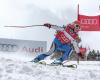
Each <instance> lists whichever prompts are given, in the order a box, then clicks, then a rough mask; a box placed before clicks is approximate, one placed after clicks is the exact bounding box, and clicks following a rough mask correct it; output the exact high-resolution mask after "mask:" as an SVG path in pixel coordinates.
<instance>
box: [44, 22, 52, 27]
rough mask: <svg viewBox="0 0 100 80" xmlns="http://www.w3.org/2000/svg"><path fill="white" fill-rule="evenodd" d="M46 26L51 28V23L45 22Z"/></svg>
mask: <svg viewBox="0 0 100 80" xmlns="http://www.w3.org/2000/svg"><path fill="white" fill-rule="evenodd" d="M43 25H44V26H45V27H48V28H51V24H49V23H45V24H43Z"/></svg>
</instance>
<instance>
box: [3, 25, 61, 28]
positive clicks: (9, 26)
mask: <svg viewBox="0 0 100 80" xmlns="http://www.w3.org/2000/svg"><path fill="white" fill-rule="evenodd" d="M37 26H44V25H29V26H28V25H27V26H4V27H16V28H27V27H37ZM51 26H57V25H51ZM57 27H60V26H57Z"/></svg>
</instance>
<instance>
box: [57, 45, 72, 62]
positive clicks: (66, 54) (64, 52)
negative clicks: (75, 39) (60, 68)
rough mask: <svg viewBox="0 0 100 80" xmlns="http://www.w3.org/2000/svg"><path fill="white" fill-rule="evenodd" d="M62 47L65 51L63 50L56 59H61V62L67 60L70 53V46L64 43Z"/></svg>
mask: <svg viewBox="0 0 100 80" xmlns="http://www.w3.org/2000/svg"><path fill="white" fill-rule="evenodd" d="M62 48H63V49H65V51H63V55H62V57H61V58H59V59H58V60H61V61H62V62H63V61H65V60H67V59H68V58H69V56H70V55H71V53H72V47H71V46H70V45H65V46H63V47H62Z"/></svg>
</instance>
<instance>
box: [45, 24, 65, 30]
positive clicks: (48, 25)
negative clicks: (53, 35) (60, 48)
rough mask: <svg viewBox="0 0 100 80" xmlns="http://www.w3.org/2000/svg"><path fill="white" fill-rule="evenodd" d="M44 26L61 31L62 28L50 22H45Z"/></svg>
mask: <svg viewBox="0 0 100 80" xmlns="http://www.w3.org/2000/svg"><path fill="white" fill-rule="evenodd" d="M44 26H45V27H48V28H52V29H55V30H57V31H63V30H64V27H60V26H57V25H52V24H49V23H45V24H44Z"/></svg>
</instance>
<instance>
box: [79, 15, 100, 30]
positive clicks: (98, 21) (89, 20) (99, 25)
mask: <svg viewBox="0 0 100 80" xmlns="http://www.w3.org/2000/svg"><path fill="white" fill-rule="evenodd" d="M78 20H79V21H80V24H81V30H82V31H100V15H97V16H86V15H80V14H79V15H78Z"/></svg>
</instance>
